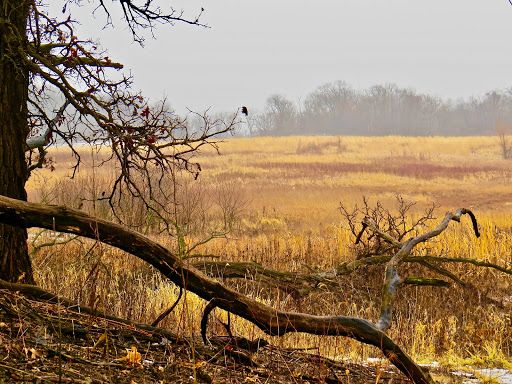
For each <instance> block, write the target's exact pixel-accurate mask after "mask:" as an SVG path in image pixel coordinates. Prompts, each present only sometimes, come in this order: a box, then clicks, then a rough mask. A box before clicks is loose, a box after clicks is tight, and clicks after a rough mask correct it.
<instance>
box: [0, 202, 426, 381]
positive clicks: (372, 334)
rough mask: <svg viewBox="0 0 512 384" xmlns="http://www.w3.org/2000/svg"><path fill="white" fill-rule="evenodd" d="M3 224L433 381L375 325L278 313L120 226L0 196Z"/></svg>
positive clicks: (281, 330) (265, 325)
mask: <svg viewBox="0 0 512 384" xmlns="http://www.w3.org/2000/svg"><path fill="white" fill-rule="evenodd" d="M0 222H2V223H7V224H10V225H17V226H21V227H25V228H29V227H41V228H47V229H52V230H55V231H60V232H67V233H73V234H77V235H80V236H84V237H88V238H91V239H95V240H99V241H101V242H104V243H106V244H109V245H112V246H114V247H117V248H120V249H122V250H124V251H126V252H128V253H130V254H132V255H135V256H137V257H139V258H140V259H142V260H144V261H146V262H148V263H149V264H151V265H152V266H154V267H155V268H156V269H158V270H159V271H160V272H161V273H162V274H163V275H164V276H166V277H167V278H168V279H169V280H171V281H172V282H173V283H175V284H176V285H177V286H180V287H182V288H184V289H188V290H189V291H191V292H194V293H195V294H197V295H198V296H200V297H201V298H203V299H205V300H208V301H211V305H210V310H211V309H213V307H219V308H221V309H224V310H226V311H229V312H231V313H233V314H235V315H238V316H240V317H242V318H244V319H246V320H248V321H250V322H251V323H253V324H255V325H256V326H258V327H259V328H260V329H261V330H263V331H264V332H265V333H267V334H269V335H276V336H281V335H284V334H286V333H288V332H304V333H310V334H316V335H335V336H348V337H351V338H353V339H356V340H359V341H361V342H363V343H366V344H370V345H374V346H376V347H377V348H379V349H380V350H381V351H382V352H383V353H384V355H385V356H386V357H387V358H388V359H389V360H390V361H391V362H392V363H393V364H394V365H395V366H396V367H397V368H398V369H400V371H402V372H403V373H404V374H405V375H406V376H407V377H408V378H410V379H411V380H412V381H414V382H415V383H417V384H432V383H434V381H433V379H432V378H431V376H430V375H429V373H428V372H427V371H425V370H423V369H422V368H421V367H420V366H418V365H417V364H416V363H415V362H414V361H413V360H412V359H411V358H410V357H409V356H408V355H407V354H406V353H405V352H404V351H402V349H401V348H400V347H399V346H397V345H396V344H395V343H394V342H393V341H392V340H391V339H390V338H389V337H388V336H387V335H386V334H385V333H384V332H383V331H381V330H380V329H378V328H377V327H376V325H375V324H374V323H372V322H370V321H367V320H364V319H359V318H353V317H347V316H315V315H308V314H305V313H295V312H284V311H280V310H276V309H275V308H272V307H269V306H267V305H264V304H262V303H259V302H257V301H256V300H253V299H251V298H249V297H247V296H244V295H242V294H240V293H238V292H236V291H235V290H232V289H229V288H228V287H226V286H224V285H223V284H221V283H220V282H219V281H217V280H215V279H212V278H210V277H208V276H206V275H205V274H203V273H202V272H201V271H199V270H198V269H196V268H194V267H192V266H190V265H186V264H185V261H183V260H181V259H180V258H178V257H176V255H174V254H173V253H171V252H170V251H169V250H167V249H165V248H164V247H162V246H161V245H159V244H158V243H156V242H154V241H152V240H151V239H149V238H148V237H146V236H144V235H142V234H140V233H138V232H135V231H132V230H130V229H127V228H125V227H123V226H121V225H118V224H114V223H110V222H107V221H105V220H102V219H99V218H95V217H91V216H89V215H87V214H86V213H84V212H81V211H78V210H75V209H70V208H66V207H58V206H47V205H41V204H34V203H27V202H23V201H19V200H15V199H10V198H7V197H4V196H0Z"/></svg>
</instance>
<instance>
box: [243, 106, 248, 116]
mask: <svg viewBox="0 0 512 384" xmlns="http://www.w3.org/2000/svg"><path fill="white" fill-rule="evenodd" d="M242 113H243V114H244V115H245V116H247V115H248V114H249V112H247V107H242Z"/></svg>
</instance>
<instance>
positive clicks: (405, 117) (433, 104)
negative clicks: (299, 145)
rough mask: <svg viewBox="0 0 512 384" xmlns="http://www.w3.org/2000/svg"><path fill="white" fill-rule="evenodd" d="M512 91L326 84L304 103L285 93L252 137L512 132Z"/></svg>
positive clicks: (252, 123) (253, 120)
mask: <svg viewBox="0 0 512 384" xmlns="http://www.w3.org/2000/svg"><path fill="white" fill-rule="evenodd" d="M510 123H512V88H509V89H504V90H497V91H491V92H488V93H486V94H485V95H483V96H480V97H470V98H468V99H458V100H455V101H454V100H443V99H440V98H438V97H434V96H430V95H426V94H421V93H417V92H416V91H415V90H413V89H410V88H400V87H398V86H397V85H395V84H386V85H375V86H372V87H370V88H369V89H366V90H362V91H358V90H355V89H354V88H353V87H352V86H351V85H350V84H348V83H346V82H344V81H336V82H334V83H328V84H324V85H322V86H320V87H318V88H317V89H316V90H315V91H313V92H311V93H310V94H309V95H307V97H306V98H305V99H304V100H303V101H299V102H294V101H291V100H289V99H287V98H286V97H285V96H282V95H273V96H270V97H269V98H268V99H267V102H266V106H265V108H264V110H263V111H262V112H260V113H256V114H254V113H253V114H250V115H249V116H248V127H249V134H250V135H256V136H257V135H265V136H266V135H270V136H286V135H311V134H315V135H365V136H383V135H407V136H434V135H442V136H471V135H494V134H496V133H499V132H498V131H500V130H507V131H508V130H510V129H511V126H512V125H511V124H510Z"/></svg>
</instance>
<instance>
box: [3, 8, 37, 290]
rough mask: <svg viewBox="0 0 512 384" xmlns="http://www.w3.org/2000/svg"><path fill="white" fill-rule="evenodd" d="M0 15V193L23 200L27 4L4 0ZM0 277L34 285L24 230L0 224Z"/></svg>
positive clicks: (25, 130)
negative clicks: (24, 48)
mask: <svg viewBox="0 0 512 384" xmlns="http://www.w3.org/2000/svg"><path fill="white" fill-rule="evenodd" d="M0 15H1V16H0V17H1V18H0V194H1V195H4V196H9V197H12V198H15V199H19V200H26V199H27V194H26V192H25V183H26V181H27V179H28V171H27V164H26V161H25V140H26V138H27V135H28V132H29V130H28V124H27V116H28V113H27V96H28V84H29V78H28V71H27V70H26V68H25V65H24V61H25V57H24V56H23V44H25V42H26V30H25V27H26V21H27V17H28V4H27V2H25V1H17V0H16V1H15V0H4V1H3V2H2V9H1V10H0ZM20 37H21V38H20ZM0 277H1V278H2V279H5V280H8V281H11V282H25V283H33V282H34V279H33V275H32V266H31V262H30V258H29V256H28V250H27V231H26V229H24V228H19V227H13V226H10V225H4V224H2V225H0Z"/></svg>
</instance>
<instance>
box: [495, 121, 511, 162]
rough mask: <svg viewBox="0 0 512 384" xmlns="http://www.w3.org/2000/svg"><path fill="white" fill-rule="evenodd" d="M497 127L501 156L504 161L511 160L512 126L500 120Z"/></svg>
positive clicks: (496, 124)
mask: <svg viewBox="0 0 512 384" xmlns="http://www.w3.org/2000/svg"><path fill="white" fill-rule="evenodd" d="M495 127H496V133H497V135H498V145H499V147H500V150H501V156H502V157H503V158H504V159H510V158H511V157H512V125H511V124H508V123H507V122H505V121H503V120H498V121H497V122H496V123H495Z"/></svg>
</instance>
